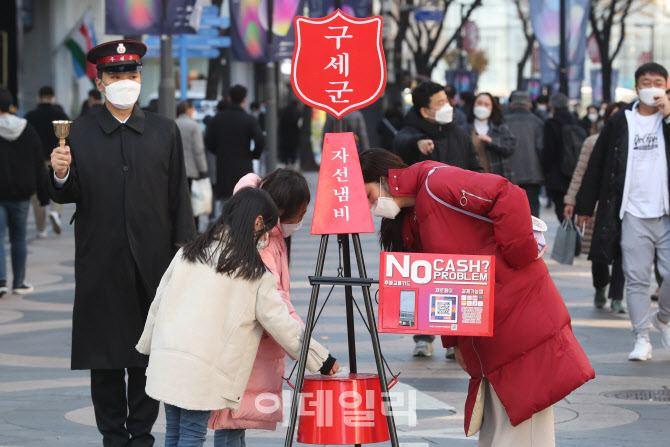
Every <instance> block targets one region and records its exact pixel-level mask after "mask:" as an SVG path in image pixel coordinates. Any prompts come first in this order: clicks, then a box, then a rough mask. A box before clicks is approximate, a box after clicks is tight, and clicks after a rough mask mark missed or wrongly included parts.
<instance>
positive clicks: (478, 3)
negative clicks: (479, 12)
mask: <svg viewBox="0 0 670 447" xmlns="http://www.w3.org/2000/svg"><path fill="white" fill-rule="evenodd" d="M481 5H482V0H475V2H474V3H472V4H471V5H470V7H469V8H468V12H467V13H465V17H463V20H462V21H461V23H460V25H459V26H458V29H456V31H455V32H454V34H452V35H451V38H450V39H449V40H448V41H447V43H446V44H445V45H444V46H443V47H442V49H441V50H440V51H438V53H437V54H436V55H435V58H434V59H433V62H431V64H430V66H429V71H433V70H434V69H435V67H437V63H438V61H439V60H440V59H441V58H442V56H444V54H445V53H446V52H447V49H448V48H449V46H451V44H452V43H453V42H454V41H455V40H456V37H457V36H458V34H459V33H460V32H461V30H462V29H463V25H465V23H466V22H467V21H468V20H470V16H471V15H472V12H473V11H474V10H475V9H477V8H478V7H480V6H481Z"/></svg>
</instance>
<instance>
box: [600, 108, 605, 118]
mask: <svg viewBox="0 0 670 447" xmlns="http://www.w3.org/2000/svg"><path fill="white" fill-rule="evenodd" d="M598 115H599V116H601V117H604V116H605V109H600V111H599V112H598Z"/></svg>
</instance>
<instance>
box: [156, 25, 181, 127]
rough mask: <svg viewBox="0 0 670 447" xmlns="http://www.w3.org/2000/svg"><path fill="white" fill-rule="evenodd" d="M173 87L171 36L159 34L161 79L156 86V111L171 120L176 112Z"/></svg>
mask: <svg viewBox="0 0 670 447" xmlns="http://www.w3.org/2000/svg"><path fill="white" fill-rule="evenodd" d="M174 89H175V85H174V69H173V65H172V36H171V35H169V34H161V81H160V84H159V86H158V113H160V114H161V115H163V116H166V117H168V118H170V119H172V120H173V119H175V115H176V114H177V111H176V107H175V100H174Z"/></svg>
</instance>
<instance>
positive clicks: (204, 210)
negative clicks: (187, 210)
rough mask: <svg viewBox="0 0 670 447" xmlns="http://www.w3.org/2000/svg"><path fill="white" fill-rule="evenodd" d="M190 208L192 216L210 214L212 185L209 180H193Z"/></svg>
mask: <svg viewBox="0 0 670 447" xmlns="http://www.w3.org/2000/svg"><path fill="white" fill-rule="evenodd" d="M191 206H192V207H193V215H194V216H201V215H203V214H209V213H211V212H212V183H211V182H210V181H209V178H202V179H198V180H193V182H192V183H191Z"/></svg>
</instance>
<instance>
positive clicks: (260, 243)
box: [256, 233, 270, 250]
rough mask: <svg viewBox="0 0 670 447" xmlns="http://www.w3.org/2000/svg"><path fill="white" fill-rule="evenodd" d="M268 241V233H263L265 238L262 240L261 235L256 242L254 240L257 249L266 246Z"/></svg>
mask: <svg viewBox="0 0 670 447" xmlns="http://www.w3.org/2000/svg"><path fill="white" fill-rule="evenodd" d="M269 243H270V233H265V240H263V238H262V237H261V238H260V239H259V240H258V242H256V248H257V249H258V250H262V249H264V248H265V247H267V246H268V244H269Z"/></svg>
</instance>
